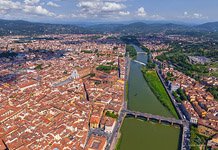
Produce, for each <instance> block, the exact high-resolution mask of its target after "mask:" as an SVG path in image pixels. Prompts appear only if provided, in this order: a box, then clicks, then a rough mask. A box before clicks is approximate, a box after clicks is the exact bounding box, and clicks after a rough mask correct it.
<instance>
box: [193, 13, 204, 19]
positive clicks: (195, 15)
mask: <svg viewBox="0 0 218 150" xmlns="http://www.w3.org/2000/svg"><path fill="white" fill-rule="evenodd" d="M193 16H194V18H202V14H199V13H194V14H193Z"/></svg>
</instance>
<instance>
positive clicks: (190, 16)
mask: <svg viewBox="0 0 218 150" xmlns="http://www.w3.org/2000/svg"><path fill="white" fill-rule="evenodd" d="M181 18H186V19H208V17H206V16H204V15H202V14H201V13H196V12H195V13H189V12H187V11H185V12H184V13H183V16H182V17H181Z"/></svg>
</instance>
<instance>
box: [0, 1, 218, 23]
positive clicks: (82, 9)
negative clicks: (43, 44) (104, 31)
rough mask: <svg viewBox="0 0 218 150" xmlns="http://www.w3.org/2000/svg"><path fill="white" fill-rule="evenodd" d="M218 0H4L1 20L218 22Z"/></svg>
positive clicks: (1, 3)
mask: <svg viewBox="0 0 218 150" xmlns="http://www.w3.org/2000/svg"><path fill="white" fill-rule="evenodd" d="M217 7H218V0H0V18H1V19H13V20H14V19H22V20H28V21H35V22H57V23H60V22H69V23H70V22H72V23H73V22H120V21H134V20H137V21H146V20H153V21H156V20H158V21H159V20H161V21H181V22H189V23H191V22H192V23H202V22H210V21H218V9H217Z"/></svg>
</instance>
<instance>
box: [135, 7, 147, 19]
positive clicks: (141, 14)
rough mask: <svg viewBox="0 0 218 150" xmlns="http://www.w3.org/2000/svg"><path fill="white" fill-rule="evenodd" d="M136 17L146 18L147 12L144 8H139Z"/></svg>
mask: <svg viewBox="0 0 218 150" xmlns="http://www.w3.org/2000/svg"><path fill="white" fill-rule="evenodd" d="M137 15H138V16H140V17H145V16H147V12H146V11H145V9H144V7H140V8H139V9H138V10H137Z"/></svg>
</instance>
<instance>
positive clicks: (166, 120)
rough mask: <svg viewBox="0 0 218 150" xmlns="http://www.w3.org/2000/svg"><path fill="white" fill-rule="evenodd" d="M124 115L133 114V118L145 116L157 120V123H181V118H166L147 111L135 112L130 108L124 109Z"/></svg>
mask: <svg viewBox="0 0 218 150" xmlns="http://www.w3.org/2000/svg"><path fill="white" fill-rule="evenodd" d="M124 112H125V114H126V115H131V116H134V117H135V118H139V117H142V118H146V119H147V120H157V121H158V122H159V123H163V122H164V123H166V122H168V123H170V124H171V125H183V121H182V120H177V119H175V118H167V117H163V116H158V115H153V114H148V113H142V112H136V111H130V110H124Z"/></svg>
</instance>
